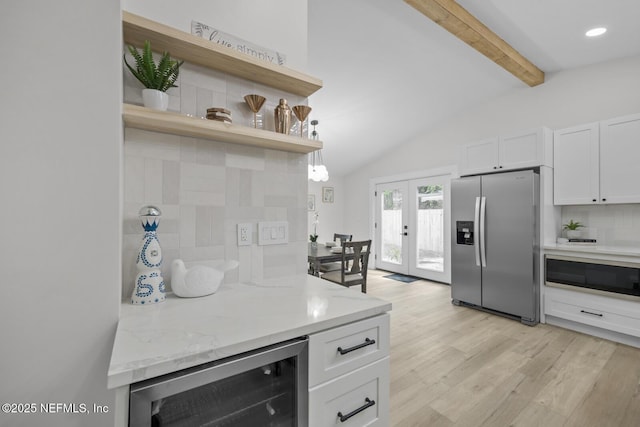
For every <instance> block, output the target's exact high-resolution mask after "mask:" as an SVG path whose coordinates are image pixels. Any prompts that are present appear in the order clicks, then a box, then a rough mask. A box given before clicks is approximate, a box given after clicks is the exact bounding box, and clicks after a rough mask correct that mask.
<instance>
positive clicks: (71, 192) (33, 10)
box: [0, 0, 122, 427]
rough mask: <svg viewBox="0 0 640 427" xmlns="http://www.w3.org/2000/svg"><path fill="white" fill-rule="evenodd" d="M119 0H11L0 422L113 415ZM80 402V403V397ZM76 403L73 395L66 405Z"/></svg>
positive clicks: (6, 15) (0, 232) (5, 43)
mask: <svg viewBox="0 0 640 427" xmlns="http://www.w3.org/2000/svg"><path fill="white" fill-rule="evenodd" d="M120 21H121V18H120V4H119V2H118V1H101V2H95V1H94V2H86V1H81V0H70V1H66V2H65V3H64V5H63V6H62V5H61V4H60V3H57V2H50V1H27V2H10V3H9V4H5V5H3V10H2V17H1V18H0V28H2V30H1V32H2V39H1V40H0V57H1V58H3V59H4V63H3V69H2V78H3V81H4V82H5V84H4V85H3V89H2V95H1V96H0V129H2V142H1V143H0V200H2V204H1V206H2V208H1V209H0V259H1V260H2V261H0V264H1V266H2V287H1V289H2V297H1V298H0V337H1V344H0V402H2V403H5V402H8V403H12V402H13V403H31V402H33V403H35V404H36V405H37V407H36V412H37V413H36V414H14V415H7V414H5V413H0V426H7V427H8V426H11V427H19V426H29V427H33V426H54V427H55V426H64V427H74V426H78V427H84V426H88V425H90V426H112V425H113V415H112V414H111V413H109V414H106V415H97V414H90V415H81V414H73V413H56V414H44V413H42V409H41V408H40V406H39V405H40V404H47V403H65V404H76V405H80V404H82V403H84V404H87V405H88V409H89V410H92V409H93V404H94V403H95V404H99V405H107V406H109V408H110V409H111V410H113V399H114V395H113V392H111V391H109V390H107V388H106V382H107V381H106V377H107V368H108V364H109V358H110V355H111V347H112V342H113V336H114V332H115V327H116V323H117V320H118V307H119V300H120V242H121V236H122V232H121V220H120V215H121V214H120V211H121V205H120V203H121V202H120V201H121V196H120V158H121V148H122V125H121V123H122V121H121V117H120V109H121V95H120V94H121V91H120V90H119V88H120V87H121V86H122V83H121V75H122V73H121V72H120V68H121V65H120V64H121V52H122V41H121V25H120ZM79 408H80V407H79V406H76V409H79ZM70 409H73V408H70Z"/></svg>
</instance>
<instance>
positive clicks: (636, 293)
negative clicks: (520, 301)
mask: <svg viewBox="0 0 640 427" xmlns="http://www.w3.org/2000/svg"><path fill="white" fill-rule="evenodd" d="M545 260H546V264H545V267H546V268H545V274H546V279H545V280H546V284H547V286H557V287H568V289H571V287H579V288H582V290H584V291H586V292H593V293H599V294H602V295H606V296H615V297H618V298H629V299H632V300H637V297H640V264H638V263H625V262H617V261H605V260H602V261H598V260H594V259H586V258H575V257H567V256H560V255H547V256H546V258H545Z"/></svg>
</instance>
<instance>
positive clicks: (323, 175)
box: [308, 120, 329, 182]
mask: <svg viewBox="0 0 640 427" xmlns="http://www.w3.org/2000/svg"><path fill="white" fill-rule="evenodd" d="M317 124H318V121H317V120H311V126H313V131H312V132H311V139H314V140H318V139H320V136H319V135H318V132H317V131H316V125H317ZM308 169H309V179H310V180H311V181H315V182H319V181H323V182H324V181H328V180H329V172H328V171H327V167H326V166H325V165H324V161H323V160H322V150H316V151H314V152H313V153H311V155H310V156H309V166H308Z"/></svg>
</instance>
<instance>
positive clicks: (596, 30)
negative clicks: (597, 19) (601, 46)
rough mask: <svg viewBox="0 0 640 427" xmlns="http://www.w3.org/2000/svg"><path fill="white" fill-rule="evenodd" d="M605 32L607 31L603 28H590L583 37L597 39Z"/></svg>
mask: <svg viewBox="0 0 640 427" xmlns="http://www.w3.org/2000/svg"><path fill="white" fill-rule="evenodd" d="M606 32H607V29H606V28H604V27H598V28H592V29H590V30H589V31H587V32H586V33H585V36H587V37H597V36H601V35H603V34H604V33H606Z"/></svg>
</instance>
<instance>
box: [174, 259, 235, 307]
mask: <svg viewBox="0 0 640 427" xmlns="http://www.w3.org/2000/svg"><path fill="white" fill-rule="evenodd" d="M238 265H239V263H238V261H233V260H232V261H222V260H221V261H210V262H206V263H200V264H195V265H193V266H192V267H190V268H189V269H187V267H186V266H185V264H184V261H182V260H181V259H176V260H174V261H173V262H172V263H171V289H172V290H173V293H174V294H176V295H177V296H179V297H183V298H193V297H201V296H205V295H210V294H212V293H214V292H216V291H217V290H218V288H219V287H220V284H221V283H222V279H223V278H224V274H225V273H226V272H227V271H229V270H233V269H234V268H237V267H238Z"/></svg>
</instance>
